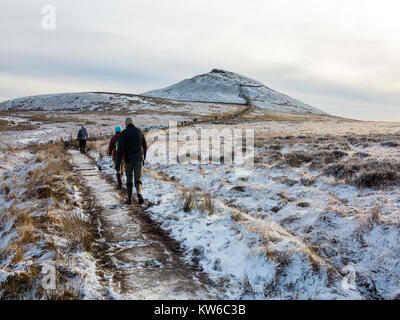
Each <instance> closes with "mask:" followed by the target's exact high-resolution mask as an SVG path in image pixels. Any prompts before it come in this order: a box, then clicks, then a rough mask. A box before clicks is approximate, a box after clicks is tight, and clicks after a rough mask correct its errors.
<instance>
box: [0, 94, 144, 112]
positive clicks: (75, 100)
mask: <svg viewBox="0 0 400 320" xmlns="http://www.w3.org/2000/svg"><path fill="white" fill-rule="evenodd" d="M140 102H141V99H140V97H137V96H133V95H122V94H106V93H61V94H47V95H38V96H30V97H23V98H18V99H14V100H8V101H5V102H2V103H0V110H35V111H75V112H79V111H93V110H103V109H105V108H107V107H114V108H115V107H117V108H118V107H119V108H121V107H126V106H127V105H131V104H137V103H140ZM114 108H113V109H114Z"/></svg>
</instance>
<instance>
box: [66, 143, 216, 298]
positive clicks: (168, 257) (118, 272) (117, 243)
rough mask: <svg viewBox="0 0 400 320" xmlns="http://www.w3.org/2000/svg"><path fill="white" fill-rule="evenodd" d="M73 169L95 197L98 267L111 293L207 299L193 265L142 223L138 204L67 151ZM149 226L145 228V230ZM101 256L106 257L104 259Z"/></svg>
mask: <svg viewBox="0 0 400 320" xmlns="http://www.w3.org/2000/svg"><path fill="white" fill-rule="evenodd" d="M70 153H71V155H72V160H73V163H74V167H75V171H76V172H77V174H79V175H80V176H81V177H82V178H83V182H84V183H85V185H86V186H87V187H89V189H90V191H91V193H92V194H93V196H94V198H95V203H96V205H95V208H94V211H95V212H94V213H93V214H96V215H97V218H98V220H99V224H100V230H101V237H102V239H101V240H100V241H101V242H102V244H103V246H100V247H101V248H104V249H102V250H103V251H104V252H103V251H102V252H98V254H97V255H98V257H100V258H99V260H101V261H99V262H98V264H97V267H98V268H101V269H102V270H101V272H102V273H103V274H104V278H105V279H108V281H109V283H107V286H108V290H109V293H110V295H112V296H113V297H114V298H119V299H210V298H215V297H214V296H211V294H209V293H208V290H207V288H206V286H205V285H204V284H202V283H201V282H200V280H199V279H198V278H197V277H196V276H195V273H194V271H192V270H193V269H194V268H192V267H191V266H188V265H186V264H184V263H183V262H182V261H181V259H180V257H178V256H177V254H176V253H174V252H172V251H171V250H169V249H168V247H167V246H166V245H164V244H163V243H162V240H158V239H157V236H156V235H154V234H152V233H151V230H152V229H151V228H146V222H145V221H144V219H141V215H144V214H145V213H144V211H143V210H142V209H141V207H139V206H138V205H135V204H133V205H132V206H127V205H123V204H122V202H123V199H121V197H120V196H119V194H118V193H117V191H116V189H115V186H114V185H112V184H110V183H109V182H108V181H107V180H106V179H105V178H104V176H103V175H102V173H101V172H100V171H99V170H98V169H97V167H96V166H95V165H94V164H92V163H91V162H90V160H89V158H88V157H86V156H85V155H83V154H80V153H79V152H78V151H75V150H71V151H70ZM149 230H150V231H149ZM105 261H106V262H105Z"/></svg>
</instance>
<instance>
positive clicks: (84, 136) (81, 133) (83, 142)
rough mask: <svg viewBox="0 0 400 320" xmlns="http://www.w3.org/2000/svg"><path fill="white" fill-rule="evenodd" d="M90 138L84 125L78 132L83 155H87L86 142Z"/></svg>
mask: <svg viewBox="0 0 400 320" xmlns="http://www.w3.org/2000/svg"><path fill="white" fill-rule="evenodd" d="M87 138H88V133H87V130H86V128H85V127H84V126H83V125H82V127H81V129H80V130H79V132H78V136H77V140H78V141H79V149H80V150H81V153H86V140H87Z"/></svg>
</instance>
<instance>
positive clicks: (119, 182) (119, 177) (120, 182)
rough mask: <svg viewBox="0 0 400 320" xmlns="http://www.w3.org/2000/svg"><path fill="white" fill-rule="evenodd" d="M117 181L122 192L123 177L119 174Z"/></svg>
mask: <svg viewBox="0 0 400 320" xmlns="http://www.w3.org/2000/svg"><path fill="white" fill-rule="evenodd" d="M117 181H118V189H119V190H121V189H122V179H121V175H120V174H119V173H117Z"/></svg>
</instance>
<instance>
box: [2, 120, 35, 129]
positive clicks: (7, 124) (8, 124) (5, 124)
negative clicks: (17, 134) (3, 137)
mask: <svg viewBox="0 0 400 320" xmlns="http://www.w3.org/2000/svg"><path fill="white" fill-rule="evenodd" d="M36 129H37V127H36V126H34V125H31V124H29V123H24V122H22V123H19V122H14V121H7V120H0V131H24V130H36Z"/></svg>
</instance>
